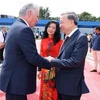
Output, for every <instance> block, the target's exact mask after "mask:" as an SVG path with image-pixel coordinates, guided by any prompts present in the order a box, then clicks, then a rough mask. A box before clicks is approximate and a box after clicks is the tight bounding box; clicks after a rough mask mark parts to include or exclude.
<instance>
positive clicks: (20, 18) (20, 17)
mask: <svg viewBox="0 0 100 100" xmlns="http://www.w3.org/2000/svg"><path fill="white" fill-rule="evenodd" d="M20 19H22V20H23V21H24V22H25V23H26V25H27V26H28V27H30V26H29V24H28V23H27V22H26V21H25V20H24V19H23V18H22V17H20Z"/></svg>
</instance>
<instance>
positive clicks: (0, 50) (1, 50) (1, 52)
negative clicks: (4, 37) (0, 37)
mask: <svg viewBox="0 0 100 100" xmlns="http://www.w3.org/2000/svg"><path fill="white" fill-rule="evenodd" d="M3 50H4V48H2V49H0V61H3Z"/></svg>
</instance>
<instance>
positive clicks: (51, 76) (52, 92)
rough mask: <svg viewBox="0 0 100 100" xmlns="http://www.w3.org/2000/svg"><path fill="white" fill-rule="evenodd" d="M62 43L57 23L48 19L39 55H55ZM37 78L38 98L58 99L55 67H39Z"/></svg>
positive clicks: (46, 99) (41, 99)
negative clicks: (38, 83)
mask: <svg viewBox="0 0 100 100" xmlns="http://www.w3.org/2000/svg"><path fill="white" fill-rule="evenodd" d="M61 44H62V39H61V34H60V27H59V23H58V22H56V21H49V22H48V23H47V24H46V26H45V30H44V32H43V37H42V41H41V49H40V55H41V56H43V57H48V56H52V57H54V58H55V57H57V56H58V53H59V50H60V47H61ZM39 71H40V72H39V74H38V78H39V79H41V83H40V95H39V100H58V96H57V91H56V88H55V71H56V69H55V68H52V69H51V70H47V69H44V68H42V69H39Z"/></svg>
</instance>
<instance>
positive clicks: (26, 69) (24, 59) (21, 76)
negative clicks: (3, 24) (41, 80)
mask: <svg viewBox="0 0 100 100" xmlns="http://www.w3.org/2000/svg"><path fill="white" fill-rule="evenodd" d="M37 66H38V67H40V68H41V67H44V68H48V69H50V68H51V66H50V63H49V61H48V60H46V59H44V58H43V57H41V56H40V55H39V54H38V53H37V49H36V44H35V38H34V35H33V32H32V30H31V28H30V27H28V26H27V25H26V24H25V22H24V21H23V20H22V19H18V20H17V21H16V22H15V23H14V24H13V25H12V26H11V28H10V29H9V31H8V34H7V38H6V46H5V59H4V62H3V65H2V70H1V76H0V77H1V80H0V89H1V90H2V91H4V92H6V93H12V94H20V95H25V94H30V93H33V92H35V91H36V72H37Z"/></svg>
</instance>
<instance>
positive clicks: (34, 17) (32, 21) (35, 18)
mask: <svg viewBox="0 0 100 100" xmlns="http://www.w3.org/2000/svg"><path fill="white" fill-rule="evenodd" d="M38 18H39V11H38V10H36V11H34V12H33V11H31V15H30V23H29V25H30V27H31V28H32V27H34V26H35V24H36V23H37V22H38Z"/></svg>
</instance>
